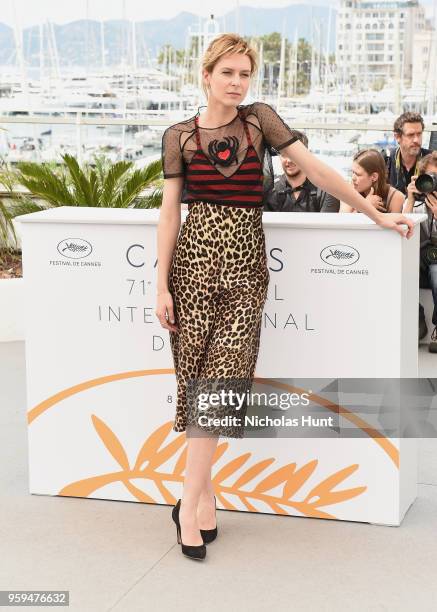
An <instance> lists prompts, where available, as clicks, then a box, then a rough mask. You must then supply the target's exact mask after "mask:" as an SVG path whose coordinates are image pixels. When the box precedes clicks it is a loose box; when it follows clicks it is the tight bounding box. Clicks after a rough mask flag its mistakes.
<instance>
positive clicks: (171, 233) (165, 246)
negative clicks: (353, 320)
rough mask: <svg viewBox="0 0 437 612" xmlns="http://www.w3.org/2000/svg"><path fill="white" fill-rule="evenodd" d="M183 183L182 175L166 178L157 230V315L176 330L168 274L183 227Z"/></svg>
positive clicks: (166, 325) (165, 326)
mask: <svg viewBox="0 0 437 612" xmlns="http://www.w3.org/2000/svg"><path fill="white" fill-rule="evenodd" d="M182 186H183V177H175V178H169V179H165V180H164V191H163V195H162V205H161V209H160V213H159V222H158V229H157V243H158V244H157V253H158V278H157V307H156V313H155V314H156V316H157V317H158V319H159V321H160V323H161V325H162V327H164V328H165V329H168V330H170V331H177V326H176V325H174V322H175V317H174V306H173V300H172V297H171V295H170V292H169V286H168V274H169V271H170V265H171V260H172V257H173V252H174V249H175V246H176V242H177V238H178V235H179V230H180V227H181V193H182ZM167 317H168V318H167Z"/></svg>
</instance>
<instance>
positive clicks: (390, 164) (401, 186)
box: [384, 147, 431, 195]
mask: <svg viewBox="0 0 437 612" xmlns="http://www.w3.org/2000/svg"><path fill="white" fill-rule="evenodd" d="M428 153H431V151H429V149H424V148H423V147H422V148H421V149H420V151H419V155H418V156H417V161H416V170H415V171H413V174H417V162H418V161H419V160H420V159H421V158H422V157H425V155H428ZM384 157H385V163H386V166H387V171H388V182H389V183H390V185H393V187H396V189H398V190H399V191H402V193H403V194H404V195H407V187H408V184H409V182H410V181H408V182H407V181H406V180H405V174H404V170H403V167H402V160H401V150H400V147H396V148H395V149H393V150H392V151H391V152H390V155H389V156H387V155H385V156H384Z"/></svg>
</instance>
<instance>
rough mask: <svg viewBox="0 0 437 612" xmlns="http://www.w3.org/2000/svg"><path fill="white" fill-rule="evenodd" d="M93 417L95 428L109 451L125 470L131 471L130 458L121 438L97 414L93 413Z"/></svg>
mask: <svg viewBox="0 0 437 612" xmlns="http://www.w3.org/2000/svg"><path fill="white" fill-rule="evenodd" d="M91 419H92V422H93V425H94V428H95V430H96V431H97V433H98V434H99V437H100V439H101V440H102V442H103V444H104V445H105V446H106V448H107V449H108V451H109V452H110V453H111V455H112V456H113V457H114V459H115V460H116V462H117V463H118V465H119V466H120V467H121V468H122V469H123V470H127V471H129V469H130V468H129V459H128V457H127V455H126V452H125V450H124V448H123V446H122V444H121V442H120V440H119V439H118V438H117V436H116V435H115V433H114V432H113V431H112V430H111V429H110V428H109V427H108V425H106V424H105V423H104V422H103V421H102V420H101V419H99V417H97V416H96V415H95V414H93V415H91Z"/></svg>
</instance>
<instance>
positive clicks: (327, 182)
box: [281, 140, 414, 238]
mask: <svg viewBox="0 0 437 612" xmlns="http://www.w3.org/2000/svg"><path fill="white" fill-rule="evenodd" d="M281 155H284V156H285V157H288V158H289V159H291V160H292V161H294V162H295V164H297V166H299V168H301V169H302V170H303V172H304V173H305V174H306V175H307V177H308V178H309V180H310V181H311V182H312V183H313V184H314V185H316V186H318V187H320V188H321V189H323V190H324V191H327V192H328V193H330V194H332V195H333V196H334V197H336V198H338V199H339V200H340V201H343V202H345V203H346V204H349V206H352V207H353V208H356V209H357V210H359V211H360V212H363V213H365V214H366V215H367V216H368V217H370V219H372V221H374V222H375V223H377V224H378V225H380V226H382V227H386V228H388V229H394V230H396V231H397V232H398V233H399V234H401V235H402V236H405V237H406V238H410V237H411V236H412V235H413V227H414V226H413V222H412V221H411V219H407V217H404V216H403V215H401V214H392V215H387V214H386V213H381V212H379V211H378V210H377V209H376V208H375V207H374V206H372V204H370V203H369V202H368V201H367V200H366V199H365V198H363V196H362V195H360V194H359V193H358V191H356V190H355V189H354V188H353V187H352V185H350V184H349V183H347V182H346V181H345V180H344V179H343V177H342V176H341V175H340V174H339V173H338V172H336V171H335V170H333V169H332V168H330V167H329V166H328V165H326V164H325V163H323V162H322V161H321V160H320V159H318V158H317V157H316V156H315V155H313V154H312V153H310V151H308V149H307V148H306V147H305V146H304V145H303V144H302V143H301V142H300V141H298V140H297V141H295V142H294V143H293V144H291V145H288V146H287V147H284V148H283V149H281ZM402 225H407V226H408V229H407V232H406V233H405V231H404V229H403V228H402Z"/></svg>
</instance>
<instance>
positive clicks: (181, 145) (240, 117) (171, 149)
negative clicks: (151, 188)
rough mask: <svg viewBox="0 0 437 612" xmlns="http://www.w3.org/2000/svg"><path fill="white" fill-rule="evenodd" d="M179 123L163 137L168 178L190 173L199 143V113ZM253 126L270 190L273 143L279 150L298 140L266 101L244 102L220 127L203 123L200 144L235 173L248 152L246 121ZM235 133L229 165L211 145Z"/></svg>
mask: <svg viewBox="0 0 437 612" xmlns="http://www.w3.org/2000/svg"><path fill="white" fill-rule="evenodd" d="M198 116H199V112H198V113H197V114H196V115H195V116H194V117H191V118H190V119H187V120H185V121H181V122H179V123H176V124H175V125H171V126H170V127H169V128H167V129H166V130H165V132H164V134H163V137H162V167H163V173H164V178H173V177H178V176H181V177H186V171H187V167H188V165H189V164H190V162H191V160H192V158H193V156H194V155H195V153H196V151H197V149H198V145H197V141H196V117H198ZM243 121H246V125H247V127H248V129H249V135H250V139H251V141H252V145H253V147H254V149H255V151H256V153H257V155H258V158H259V160H260V161H261V163H262V168H263V175H264V191H265V192H268V191H269V190H270V189H271V187H272V185H273V179H274V174H273V166H272V162H271V157H270V150H269V149H270V147H271V148H274V149H275V150H276V151H279V150H281V149H283V148H284V147H286V146H287V145H289V144H291V143H293V142H295V140H297V136H296V133H295V132H294V130H292V129H291V128H290V127H289V126H288V125H287V124H286V123H284V121H283V120H282V119H281V117H280V116H279V115H278V114H277V113H276V111H275V110H274V109H273V108H272V107H271V106H269V105H268V104H265V103H263V102H254V103H253V104H247V105H240V106H238V107H237V109H236V114H235V117H234V119H232V120H231V121H230V122H229V123H226V124H225V125H221V126H218V127H216V128H203V127H200V126H199V136H200V145H201V149H202V151H203V153H204V154H205V156H206V157H207V158H208V159H209V160H210V161H211V163H212V164H214V165H215V167H216V169H217V170H218V171H219V172H220V173H221V174H222V175H223V176H224V177H231V176H232V175H233V174H234V173H235V172H236V171H237V170H238V168H239V166H240V164H241V163H242V162H243V160H244V159H245V156H246V152H247V148H248V145H249V143H248V139H247V137H246V133H245V129H244V123H243ZM227 137H228V138H229V137H234V138H236V139H237V140H236V141H235V140H233V142H236V159H235V161H234V162H233V163H232V164H231V165H229V166H223V165H221V164H217V163H215V162H216V160H214V159H213V157H212V156H211V150H214V149H213V148H212V149H211V147H210V146H209V145H210V143H212V142H213V141H214V140H217V141H222V140H224V139H225V138H227ZM189 195H190V194H189V192H188V190H187V183H186V181H184V190H183V193H182V198H181V199H182V202H184V201H187V200H189V199H193V198H190V197H189Z"/></svg>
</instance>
